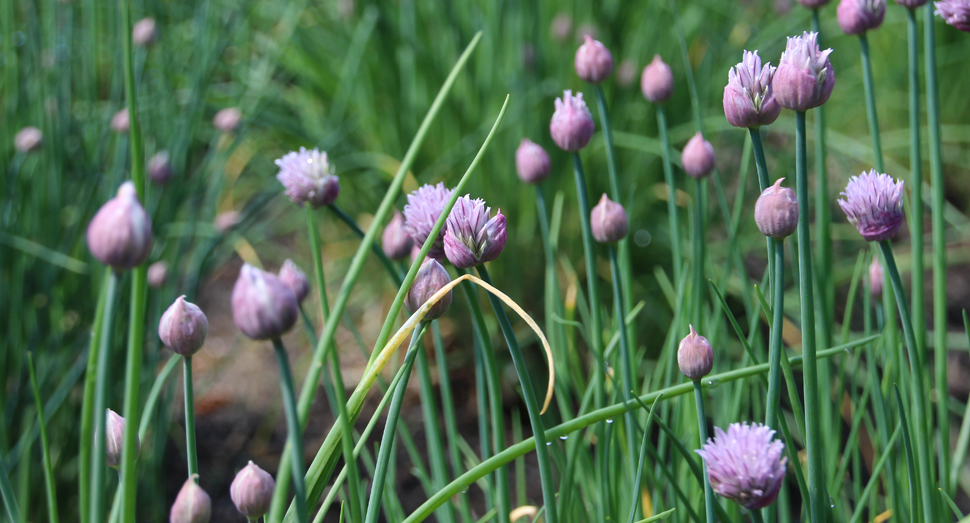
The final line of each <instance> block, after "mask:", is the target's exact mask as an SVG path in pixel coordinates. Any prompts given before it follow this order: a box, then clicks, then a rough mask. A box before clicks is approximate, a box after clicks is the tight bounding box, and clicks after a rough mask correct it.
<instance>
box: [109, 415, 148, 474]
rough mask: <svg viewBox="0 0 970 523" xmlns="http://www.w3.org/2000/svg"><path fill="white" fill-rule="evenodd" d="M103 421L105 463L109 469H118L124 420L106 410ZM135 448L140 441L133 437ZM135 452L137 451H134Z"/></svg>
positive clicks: (123, 440)
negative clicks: (106, 436)
mask: <svg viewBox="0 0 970 523" xmlns="http://www.w3.org/2000/svg"><path fill="white" fill-rule="evenodd" d="M106 410H107V412H106V413H105V416H106V417H105V420H104V431H105V432H106V433H107V434H108V438H107V439H106V440H105V442H104V452H105V462H106V463H107V465H108V466H109V467H111V468H115V469H116V468H118V467H120V466H121V451H122V448H123V446H124V444H125V426H126V425H127V423H126V422H125V418H122V417H121V416H119V415H118V413H117V412H115V411H113V410H111V409H106ZM135 445H136V448H138V447H140V446H141V441H140V440H139V439H138V437H137V436H135ZM136 452H137V451H136Z"/></svg>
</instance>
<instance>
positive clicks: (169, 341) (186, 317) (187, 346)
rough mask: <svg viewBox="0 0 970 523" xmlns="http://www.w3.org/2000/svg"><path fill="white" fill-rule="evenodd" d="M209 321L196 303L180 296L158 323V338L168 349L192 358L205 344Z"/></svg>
mask: <svg viewBox="0 0 970 523" xmlns="http://www.w3.org/2000/svg"><path fill="white" fill-rule="evenodd" d="M208 333H209V321H208V320H207V319H206V317H205V314H203V313H202V309H200V308H199V307H198V306H197V305H195V304H194V303H189V302H187V301H185V296H179V297H178V299H177V300H175V303H173V304H172V305H171V306H170V307H169V308H168V310H166V311H165V314H162V320H161V321H159V322H158V337H159V338H161V339H162V343H164V344H165V346H166V347H168V348H170V349H172V350H173V351H175V353H176V354H181V355H182V356H191V355H193V354H195V353H196V352H198V351H199V349H201V348H202V345H203V344H205V336H206V334H208Z"/></svg>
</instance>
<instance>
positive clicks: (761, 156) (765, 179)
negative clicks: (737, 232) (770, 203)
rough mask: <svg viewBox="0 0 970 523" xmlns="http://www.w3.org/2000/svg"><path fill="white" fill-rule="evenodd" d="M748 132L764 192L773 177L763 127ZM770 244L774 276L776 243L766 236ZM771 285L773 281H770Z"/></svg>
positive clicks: (759, 183) (771, 269)
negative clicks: (762, 133) (762, 134)
mask: <svg viewBox="0 0 970 523" xmlns="http://www.w3.org/2000/svg"><path fill="white" fill-rule="evenodd" d="M748 134H749V135H750V136H751V149H752V150H753V151H754V163H755V165H756V166H757V168H758V188H759V189H761V191H762V192H764V190H765V189H767V188H768V187H770V186H771V178H770V177H769V176H768V162H767V161H765V148H764V145H763V143H762V141H761V129H760V128H749V129H748ZM765 241H766V242H767V246H768V274H769V275H771V278H774V274H775V266H774V264H775V252H774V249H775V243H776V242H772V241H771V238H765ZM769 285H773V283H771V282H769Z"/></svg>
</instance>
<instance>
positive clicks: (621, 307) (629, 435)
mask: <svg viewBox="0 0 970 523" xmlns="http://www.w3.org/2000/svg"><path fill="white" fill-rule="evenodd" d="M609 251H610V273H611V275H612V277H613V307H614V309H615V310H616V312H615V314H616V319H617V331H619V333H620V371H621V372H622V373H623V400H624V401H629V400H631V399H633V394H634V393H633V391H635V390H637V384H636V382H635V381H634V380H633V374H634V373H633V354H632V351H631V349H630V339H629V336H628V335H627V329H626V328H625V327H626V326H625V325H624V323H625V322H624V321H623V319H624V318H626V302H625V301H624V300H623V281H622V280H621V275H620V263H619V260H618V256H617V252H616V247H614V246H613V245H612V244H611V245H610V246H609ZM624 420H625V425H626V444H627V453H628V454H629V459H630V471H631V472H632V471H633V470H635V469H636V468H637V459H636V457H637V453H636V434H635V432H636V431H635V425H634V423H635V420H636V418H635V416H634V415H633V413H632V412H627V413H626V415H625V416H624Z"/></svg>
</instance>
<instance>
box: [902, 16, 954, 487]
mask: <svg viewBox="0 0 970 523" xmlns="http://www.w3.org/2000/svg"><path fill="white" fill-rule="evenodd" d="M906 19H907V20H906V21H907V23H906V28H907V35H908V39H909V41H908V43H909V45H908V46H907V47H908V48H909V171H910V176H911V178H910V189H909V190H910V191H911V194H912V197H911V198H910V200H909V203H910V213H909V220H910V221H909V233H910V235H911V241H912V251H913V252H912V255H913V267H912V271H911V273H912V282H911V284H912V288H913V289H914V291H913V330H914V331H915V332H916V341H917V342H918V343H919V346H920V347H925V346H926V307H925V305H924V304H923V301H924V299H923V295H924V293H923V274H924V273H923V161H922V159H921V156H920V137H919V26H917V25H916V10H915V9H906ZM916 289H918V291H917V290H916ZM944 354H945V350H944ZM945 360H946V357H945V356H944V361H945ZM937 405H938V406H939V408H940V412H941V413H942V414H941V418H940V420H941V421H942V420H944V419H947V418H948V417H949V416H948V415H947V414H946V402H945V401H938V402H937ZM941 430H942V427H941ZM948 464H949V460H947V459H945V458H944V457H943V456H942V454H941V456H940V466H941V469H940V474H941V476H940V477H941V478H945V477H947V476H946V475H942V474H943V468H942V467H947V468H948Z"/></svg>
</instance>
